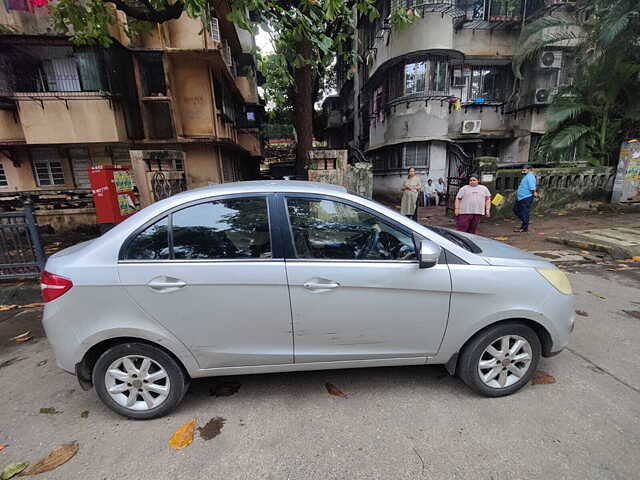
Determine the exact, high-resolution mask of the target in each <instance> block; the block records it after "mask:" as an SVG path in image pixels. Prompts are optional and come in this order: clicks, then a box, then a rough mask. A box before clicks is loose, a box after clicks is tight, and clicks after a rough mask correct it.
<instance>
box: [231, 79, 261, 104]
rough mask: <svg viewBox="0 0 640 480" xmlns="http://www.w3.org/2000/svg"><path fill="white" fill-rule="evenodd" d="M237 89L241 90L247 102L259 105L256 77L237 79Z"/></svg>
mask: <svg viewBox="0 0 640 480" xmlns="http://www.w3.org/2000/svg"><path fill="white" fill-rule="evenodd" d="M236 87H238V90H240V93H241V94H242V98H244V101H245V102H247V103H258V101H259V98H258V88H257V86H256V80H255V77H244V76H242V77H236Z"/></svg>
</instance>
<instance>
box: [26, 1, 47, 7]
mask: <svg viewBox="0 0 640 480" xmlns="http://www.w3.org/2000/svg"><path fill="white" fill-rule="evenodd" d="M29 3H30V4H31V5H33V6H34V7H36V8H42V7H45V6H47V5H48V4H49V0H29Z"/></svg>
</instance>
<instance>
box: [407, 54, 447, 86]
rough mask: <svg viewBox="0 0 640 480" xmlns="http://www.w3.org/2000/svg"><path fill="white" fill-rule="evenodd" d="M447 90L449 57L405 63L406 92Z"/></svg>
mask: <svg viewBox="0 0 640 480" xmlns="http://www.w3.org/2000/svg"><path fill="white" fill-rule="evenodd" d="M446 91H447V59H446V57H439V58H433V59H428V60H424V61H421V62H414V63H406V64H405V65H404V94H405V95H413V94H416V93H423V92H433V93H437V92H440V93H444V92H446Z"/></svg>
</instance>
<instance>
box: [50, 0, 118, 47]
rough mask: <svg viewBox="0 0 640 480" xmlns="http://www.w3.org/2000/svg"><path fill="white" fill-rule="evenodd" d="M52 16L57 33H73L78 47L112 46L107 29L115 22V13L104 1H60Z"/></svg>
mask: <svg viewBox="0 0 640 480" xmlns="http://www.w3.org/2000/svg"><path fill="white" fill-rule="evenodd" d="M51 15H52V19H53V25H54V28H55V29H56V31H58V32H60V33H64V34H69V33H71V39H72V41H73V42H74V43H76V44H78V45H90V44H97V45H101V46H104V47H106V46H109V45H110V44H111V39H110V38H109V33H108V31H107V28H108V27H109V25H111V24H113V23H114V22H115V12H114V10H113V9H112V8H110V7H109V6H107V4H106V3H104V2H103V1H102V0H60V1H59V2H58V3H56V4H55V5H53V6H52V7H51Z"/></svg>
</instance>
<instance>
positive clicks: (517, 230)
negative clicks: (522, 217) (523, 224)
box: [514, 228, 529, 233]
mask: <svg viewBox="0 0 640 480" xmlns="http://www.w3.org/2000/svg"><path fill="white" fill-rule="evenodd" d="M514 232H518V233H529V230H523V229H522V228H517V229H515V230H514Z"/></svg>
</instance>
